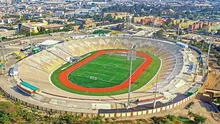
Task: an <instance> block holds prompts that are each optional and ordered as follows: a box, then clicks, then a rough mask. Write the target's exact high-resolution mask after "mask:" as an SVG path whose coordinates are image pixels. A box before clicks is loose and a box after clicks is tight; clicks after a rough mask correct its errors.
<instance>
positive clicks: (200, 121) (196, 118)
mask: <svg viewBox="0 0 220 124" xmlns="http://www.w3.org/2000/svg"><path fill="white" fill-rule="evenodd" d="M194 121H195V123H196V124H203V123H205V121H206V118H205V117H202V116H200V115H197V114H195V115H194Z"/></svg>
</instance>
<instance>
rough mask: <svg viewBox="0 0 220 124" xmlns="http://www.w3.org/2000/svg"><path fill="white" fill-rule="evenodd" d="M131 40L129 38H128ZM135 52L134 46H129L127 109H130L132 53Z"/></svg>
mask: <svg viewBox="0 0 220 124" xmlns="http://www.w3.org/2000/svg"><path fill="white" fill-rule="evenodd" d="M129 39H131V37H130V38H129ZM134 50H135V46H133V45H132V46H131V49H130V53H129V54H130V55H129V59H130V62H131V63H130V77H129V84H128V103H127V109H129V108H130V102H131V101H130V98H131V77H132V66H133V62H132V61H133V60H132V59H133V52H134Z"/></svg>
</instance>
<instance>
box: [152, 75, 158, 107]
mask: <svg viewBox="0 0 220 124" xmlns="http://www.w3.org/2000/svg"><path fill="white" fill-rule="evenodd" d="M158 78H159V74H157V80H156V84H155V85H156V87H155V91H154V104H153V108H154V109H155V108H156V104H157V100H156V98H157V92H158V90H157V88H158V86H157V83H158Z"/></svg>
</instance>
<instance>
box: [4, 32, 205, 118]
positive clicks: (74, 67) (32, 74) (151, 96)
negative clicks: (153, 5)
mask: <svg viewBox="0 0 220 124" xmlns="http://www.w3.org/2000/svg"><path fill="white" fill-rule="evenodd" d="M201 56H202V55H201V52H200V51H199V50H198V49H197V48H195V47H192V46H188V45H186V44H183V43H180V42H174V41H165V40H157V39H151V38H145V37H137V36H130V35H118V36H93V35H91V36H80V37H79V36H78V37H76V38H73V39H72V40H69V41H65V42H59V43H57V44H53V45H50V46H49V47H46V48H45V47H44V48H41V51H39V52H37V53H35V54H31V55H29V56H27V57H25V58H24V59H22V60H20V61H18V62H17V63H15V65H14V67H13V68H14V70H17V71H18V72H17V73H16V74H14V75H13V76H11V77H10V78H9V79H8V80H9V81H10V82H11V83H10V85H4V86H1V88H2V89H4V91H5V92H6V93H7V94H8V95H9V96H10V97H11V98H12V99H15V100H18V101H21V102H22V103H24V104H26V105H28V106H31V107H34V108H37V109H41V110H45V111H51V112H61V113H62V112H67V113H77V114H83V115H84V114H86V115H89V114H91V115H92V116H93V115H100V116H104V117H121V116H135V115H142V114H150V113H155V112H160V111H162V110H169V109H171V108H174V107H176V106H178V105H180V104H183V103H184V102H186V101H188V100H189V99H191V98H193V97H194V96H195V94H196V93H197V91H198V89H199V88H200V87H201V85H202V84H203V79H204V77H203V76H201V75H198V72H200V71H201V68H200V67H199V63H202V60H201V59H198V58H201Z"/></svg>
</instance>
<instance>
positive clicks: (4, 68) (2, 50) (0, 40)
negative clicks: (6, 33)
mask: <svg viewBox="0 0 220 124" xmlns="http://www.w3.org/2000/svg"><path fill="white" fill-rule="evenodd" d="M0 42H1V47H2V48H1V52H2V60H3V63H5V62H6V59H5V54H4V44H3V40H2V37H1V38H0ZM4 70H6V65H5V64H3V67H2V75H3V74H4Z"/></svg>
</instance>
